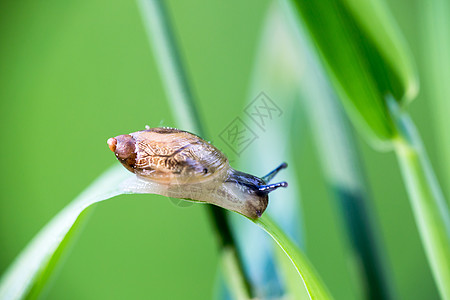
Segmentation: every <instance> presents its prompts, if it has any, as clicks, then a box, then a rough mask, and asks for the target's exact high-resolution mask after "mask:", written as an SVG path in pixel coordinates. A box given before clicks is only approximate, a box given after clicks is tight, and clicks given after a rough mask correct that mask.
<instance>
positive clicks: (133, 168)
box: [107, 126, 288, 219]
mask: <svg viewBox="0 0 450 300" xmlns="http://www.w3.org/2000/svg"><path fill="white" fill-rule="evenodd" d="M107 143H108V146H109V148H110V149H111V151H113V152H114V153H115V155H116V157H117V159H118V160H119V161H120V162H121V163H122V165H123V166H124V167H125V168H126V169H128V170H129V171H130V172H132V173H134V174H136V176H137V177H138V179H140V180H143V181H146V182H148V183H151V184H152V191H151V192H152V193H155V194H160V195H163V196H168V197H174V198H182V199H186V200H191V201H196V202H208V203H211V204H215V205H217V206H220V207H223V208H226V209H229V210H232V211H235V212H238V213H240V214H242V215H244V216H246V217H248V218H251V219H257V218H259V217H261V215H262V213H263V212H264V211H265V209H266V208H267V205H268V194H269V193H270V192H271V191H273V190H275V189H277V188H279V187H287V185H288V184H287V182H280V183H274V184H268V183H269V182H270V180H271V179H272V178H273V177H274V176H275V175H276V174H277V173H278V172H279V171H280V170H282V169H284V168H286V167H287V164H286V163H282V164H281V165H280V166H279V167H277V168H276V169H274V170H273V171H271V172H270V173H269V174H267V175H265V176H263V177H261V178H259V177H256V176H253V175H250V174H247V173H244V172H240V171H237V170H235V169H233V168H232V167H231V166H230V163H229V161H228V158H227V157H226V156H225V155H224V154H223V153H222V152H221V151H219V149H217V148H216V147H214V146H213V145H212V144H210V143H208V142H206V141H204V140H203V139H201V138H200V137H198V136H197V135H195V134H192V133H190V132H187V131H183V130H178V129H175V128H170V127H158V128H149V127H148V126H147V127H146V130H142V131H137V132H133V133H130V134H123V135H119V136H116V137H113V138H110V139H108V141H107Z"/></svg>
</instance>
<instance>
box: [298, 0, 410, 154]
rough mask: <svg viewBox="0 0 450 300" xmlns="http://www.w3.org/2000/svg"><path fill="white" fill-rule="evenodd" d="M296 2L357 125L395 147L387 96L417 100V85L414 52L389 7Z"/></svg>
mask: <svg viewBox="0 0 450 300" xmlns="http://www.w3.org/2000/svg"><path fill="white" fill-rule="evenodd" d="M290 2H291V3H292V5H293V7H295V8H294V9H295V10H296V11H297V12H298V15H299V16H301V20H302V21H303V24H304V25H305V27H306V28H307V29H308V32H309V35H310V36H311V38H312V40H313V42H314V44H315V45H316V46H317V49H318V52H319V54H320V57H321V58H322V60H323V62H324V66H325V68H326V69H327V71H328V73H329V75H330V78H331V80H332V82H333V83H334V86H335V88H336V91H337V93H338V94H339V95H340V98H341V101H342V102H343V104H344V106H345V108H346V109H347V112H348V114H349V116H350V118H351V119H352V120H353V122H355V123H356V124H357V126H356V127H357V128H358V129H359V130H361V131H362V132H363V133H364V135H365V136H366V137H368V138H369V141H371V142H373V143H374V144H375V145H377V146H384V147H389V146H390V145H391V143H390V139H391V138H393V137H394V136H395V134H396V132H395V131H396V129H395V127H394V122H393V121H392V118H391V116H390V114H389V111H388V108H387V104H386V101H385V95H386V94H391V95H393V96H394V98H395V99H396V100H397V101H399V102H400V101H402V100H403V99H409V98H412V97H413V96H414V95H415V91H416V90H417V83H416V79H415V78H416V74H415V72H414V67H413V62H412V59H411V56H410V54H409V52H408V50H407V47H406V46H405V45H404V43H403V39H402V38H401V36H400V35H399V34H397V32H396V31H395V30H394V28H395V26H394V25H393V22H392V21H391V19H390V18H389V17H388V13H387V11H386V10H384V9H383V7H382V5H381V4H380V3H378V4H377V3H376V1H373V0H363V1H352V0H325V1H307V0H291V1H290ZM377 30H378V31H377ZM393 55H395V56H394V57H393Z"/></svg>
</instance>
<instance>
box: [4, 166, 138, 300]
mask: <svg viewBox="0 0 450 300" xmlns="http://www.w3.org/2000/svg"><path fill="white" fill-rule="evenodd" d="M130 176H132V175H131V174H129V173H128V172H127V171H126V170H124V169H123V167H122V166H115V167H113V168H111V169H110V170H108V171H106V172H105V173H104V174H103V175H102V176H100V177H99V178H98V179H97V180H96V181H95V182H94V183H93V184H92V185H91V186H90V187H89V188H87V189H86V190H85V191H84V192H83V193H82V194H81V195H80V196H79V197H78V198H76V199H75V200H74V201H73V202H72V203H71V204H69V205H68V206H67V207H66V208H64V209H63V210H62V211H61V212H60V213H59V214H58V215H56V216H55V217H54V218H53V219H52V221H51V222H49V223H48V224H47V225H46V226H45V227H44V228H43V229H42V230H41V231H40V232H39V234H38V235H36V237H35V238H34V239H33V240H32V241H31V242H30V243H29V244H28V246H27V247H26V248H25V249H24V250H23V251H22V253H21V254H20V255H19V256H18V257H17V258H16V260H15V261H14V263H13V264H12V265H11V266H10V268H9V269H8V270H7V271H6V273H5V274H4V275H3V276H2V279H1V281H0V299H2V300H4V299H22V298H24V297H25V296H28V297H29V298H31V299H34V298H37V297H38V295H39V294H40V292H41V291H42V289H43V287H44V285H45V283H46V282H47V280H48V278H49V277H50V275H51V273H52V271H53V269H54V266H55V264H56V263H57V262H58V260H59V258H60V254H61V252H62V251H63V250H64V249H65V248H66V246H67V243H68V241H69V239H70V237H71V236H72V235H73V233H74V232H75V229H76V228H74V225H79V223H80V218H81V217H80V216H81V215H82V213H83V211H85V209H86V208H88V207H89V206H91V205H92V204H94V203H97V202H99V201H102V200H106V199H109V198H112V197H114V196H117V195H120V194H123V193H126V190H125V189H124V186H123V185H121V183H122V182H123V181H124V180H125V179H127V178H130Z"/></svg>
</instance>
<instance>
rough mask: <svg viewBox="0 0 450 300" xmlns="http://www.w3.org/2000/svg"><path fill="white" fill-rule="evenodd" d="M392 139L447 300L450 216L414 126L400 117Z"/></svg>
mask: <svg viewBox="0 0 450 300" xmlns="http://www.w3.org/2000/svg"><path fill="white" fill-rule="evenodd" d="M400 121H401V123H400V125H401V126H400V127H401V129H402V136H400V137H398V138H396V139H395V140H394V145H395V151H396V153H397V156H398V159H399V162H400V167H401V170H402V174H403V177H404V180H405V182H406V187H407V189H408V193H409V196H410V200H411V205H412V209H413V213H414V217H415V219H416V223H417V226H418V229H419V233H420V237H421V239H422V243H423V245H424V248H425V253H426V255H427V258H428V261H429V264H430V266H431V271H432V273H433V276H434V279H435V281H436V284H437V286H438V290H439V292H440V294H441V296H442V298H443V299H446V300H450V217H449V210H448V206H447V203H446V202H445V199H444V197H443V195H442V192H441V190H440V188H439V185H438V183H437V180H436V178H435V176H434V173H433V171H432V169H431V166H430V163H429V161H428V158H427V155H426V152H425V150H424V148H423V146H422V142H421V140H420V137H419V135H418V133H417V131H416V129H415V127H414V124H413V123H412V122H411V120H410V119H409V118H408V117H407V116H403V117H401V120H400Z"/></svg>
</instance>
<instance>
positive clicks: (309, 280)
mask: <svg viewBox="0 0 450 300" xmlns="http://www.w3.org/2000/svg"><path fill="white" fill-rule="evenodd" d="M253 222H254V223H255V224H257V225H258V226H260V227H261V228H262V229H263V230H264V231H266V232H267V233H268V234H269V235H270V236H271V237H272V238H273V240H274V241H275V242H276V243H277V244H278V246H280V248H281V249H283V251H284V253H286V255H287V256H288V257H289V259H290V260H291V262H292V264H293V265H294V267H295V269H296V271H297V272H298V274H299V276H300V277H301V279H302V281H303V284H304V286H305V288H306V290H307V292H308V295H309V298H310V299H312V300H315V299H320V300H325V299H332V297H331V295H330V293H329V292H328V290H327V288H326V287H325V285H324V284H323V283H322V280H321V279H320V277H319V276H318V274H317V272H316V271H315V270H314V268H313V267H312V265H311V263H310V262H309V261H308V259H307V258H306V256H305V255H304V254H303V253H302V252H301V251H300V250H299V249H298V247H297V246H296V245H295V244H294V243H293V242H292V241H291V240H290V239H289V238H288V237H287V236H286V235H285V234H284V232H283V230H281V229H280V228H279V227H278V226H277V225H276V224H275V223H274V222H273V221H272V220H271V219H270V217H269V216H268V215H267V214H265V215H263V216H262V217H261V218H259V219H258V220H256V221H253Z"/></svg>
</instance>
